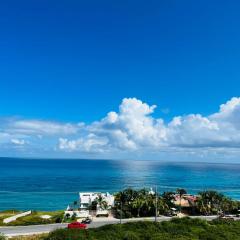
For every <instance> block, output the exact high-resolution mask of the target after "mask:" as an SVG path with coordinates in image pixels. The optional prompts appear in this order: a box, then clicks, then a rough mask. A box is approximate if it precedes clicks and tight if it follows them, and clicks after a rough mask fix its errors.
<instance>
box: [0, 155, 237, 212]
mask: <svg viewBox="0 0 240 240" xmlns="http://www.w3.org/2000/svg"><path fill="white" fill-rule="evenodd" d="M155 186H157V187H158V191H159V192H164V191H174V190H176V188H179V187H181V188H185V189H186V190H187V191H188V192H189V193H197V192H199V191H201V190H207V189H214V190H217V191H221V192H222V193H224V194H226V195H228V196H229V197H232V198H233V199H238V200H239V199H240V164H222V163H221V164H214V163H179V162H174V163H173V162H163V161H133V160H129V161H127V160H124V161H119V160H71V159H64V160H57V159H20V158H19V159H15V158H0V210H6V209H20V210H29V209H31V210H46V211H48V210H57V209H65V208H66V207H67V205H68V204H69V203H71V202H73V201H74V200H77V199H78V192H81V191H100V192H110V193H114V192H116V191H119V190H122V189H124V188H127V187H133V188H143V187H146V188H149V187H155Z"/></svg>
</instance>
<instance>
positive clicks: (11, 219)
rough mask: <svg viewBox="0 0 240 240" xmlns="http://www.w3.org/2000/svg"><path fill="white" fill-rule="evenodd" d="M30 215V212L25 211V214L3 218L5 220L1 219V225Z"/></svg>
mask: <svg viewBox="0 0 240 240" xmlns="http://www.w3.org/2000/svg"><path fill="white" fill-rule="evenodd" d="M31 213H32V211H27V212H23V213H20V214H17V215H14V216H12V217H8V218H5V219H3V223H10V222H13V221H15V220H17V219H18V218H20V217H24V216H27V215H30V214H31Z"/></svg>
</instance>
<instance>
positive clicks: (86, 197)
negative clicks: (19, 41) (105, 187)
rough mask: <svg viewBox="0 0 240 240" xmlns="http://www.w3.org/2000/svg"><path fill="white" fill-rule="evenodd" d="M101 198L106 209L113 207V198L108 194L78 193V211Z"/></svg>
mask: <svg viewBox="0 0 240 240" xmlns="http://www.w3.org/2000/svg"><path fill="white" fill-rule="evenodd" d="M98 197H102V198H103V201H105V202H106V203H107V206H108V208H111V207H113V206H114V196H113V195H111V194H110V193H108V192H107V193H97V192H84V193H79V203H80V209H87V208H88V207H89V206H90V205H91V204H92V203H93V202H94V201H96V200H97V199H98Z"/></svg>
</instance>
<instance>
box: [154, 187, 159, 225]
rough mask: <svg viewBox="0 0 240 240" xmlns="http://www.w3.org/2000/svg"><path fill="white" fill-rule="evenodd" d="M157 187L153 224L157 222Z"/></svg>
mask: <svg viewBox="0 0 240 240" xmlns="http://www.w3.org/2000/svg"><path fill="white" fill-rule="evenodd" d="M157 200H158V199H157V186H156V187H155V222H157V215H158V210H157Z"/></svg>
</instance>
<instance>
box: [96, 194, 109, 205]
mask: <svg viewBox="0 0 240 240" xmlns="http://www.w3.org/2000/svg"><path fill="white" fill-rule="evenodd" d="M96 202H97V205H98V206H99V207H100V209H107V207H108V205H107V202H106V201H105V199H104V198H103V196H102V195H101V194H99V195H98V196H97V198H96Z"/></svg>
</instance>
